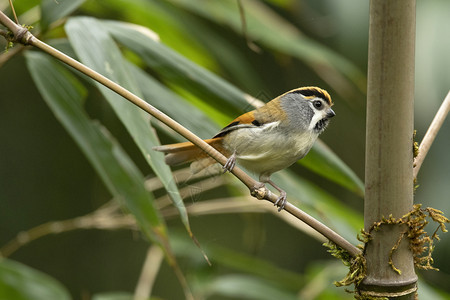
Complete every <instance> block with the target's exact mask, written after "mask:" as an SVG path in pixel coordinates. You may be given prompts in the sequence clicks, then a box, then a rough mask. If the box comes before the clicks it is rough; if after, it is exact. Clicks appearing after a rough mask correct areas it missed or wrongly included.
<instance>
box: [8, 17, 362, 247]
mask: <svg viewBox="0 0 450 300" xmlns="http://www.w3.org/2000/svg"><path fill="white" fill-rule="evenodd" d="M0 23H2V24H3V25H4V26H6V27H8V29H10V30H11V32H12V33H13V34H14V36H15V37H16V39H15V41H16V42H20V43H23V44H25V45H32V46H35V47H36V48H38V49H40V50H42V51H44V52H46V53H48V54H50V55H51V56H53V57H55V58H56V59H58V60H60V61H62V62H63V63H65V64H67V65H69V66H71V67H73V68H74V69H76V70H78V71H80V72H82V73H83V74H85V75H87V76H89V77H91V78H92V79H94V80H96V81H97V82H99V83H101V84H103V85H104V86H106V87H108V88H109V89H111V90H112V91H114V92H116V93H117V94H119V95H121V96H122V97H124V98H125V99H127V100H128V101H130V102H132V103H133V104H135V105H136V106H138V107H139V108H141V109H142V110H144V111H146V112H147V113H149V114H150V115H152V116H153V117H155V118H157V119H158V120H159V121H161V122H162V123H164V124H165V125H167V126H168V127H170V128H172V129H173V130H175V131H176V132H177V133H178V134H180V135H181V136H183V137H184V138H186V139H187V140H189V141H191V142H192V143H194V144H195V145H196V146H197V147H199V148H200V149H202V150H203V151H205V152H206V153H207V154H208V155H209V156H211V157H212V158H213V159H215V160H216V161H217V162H218V163H220V164H221V165H222V166H223V165H225V163H226V161H227V158H226V157H225V156H224V155H223V154H222V153H220V152H219V151H217V150H216V149H214V148H213V147H211V146H210V145H208V144H207V143H205V142H204V141H203V140H202V139H201V138H199V137H198V136H196V135H195V134H193V133H192V132H190V131H189V130H188V129H186V128H185V127H183V126H182V125H181V124H179V123H178V122H176V121H175V120H173V119H171V118H170V117H168V116H167V115H166V114H164V113H163V112H161V111H159V110H158V109H156V108H155V107H153V106H152V105H150V104H148V103H147V102H145V101H144V100H142V99H141V98H139V97H138V96H136V95H134V94H133V93H131V92H130V91H128V90H126V89H125V88H123V87H121V86H120V85H118V84H117V83H115V82H113V81H112V80H110V79H108V78H106V77H104V76H103V75H101V74H99V73H98V72H96V71H94V70H92V69H90V68H88V67H86V66H85V65H83V64H81V63H80V62H78V61H76V60H74V59H72V58H71V57H69V56H67V55H65V54H64V53H62V52H60V51H58V50H56V49H54V48H52V47H51V46H49V45H47V44H45V43H43V42H42V41H40V40H39V39H37V38H36V37H35V36H33V35H32V34H31V33H30V32H29V31H28V30H27V29H26V28H23V27H20V26H18V25H16V24H15V23H14V22H12V21H11V20H10V19H9V18H8V17H7V16H6V15H5V14H3V13H2V12H0ZM231 173H232V174H233V175H235V176H236V177H237V178H238V179H239V180H240V181H241V182H242V183H243V184H245V185H246V186H247V188H248V189H249V190H250V191H251V194H252V195H253V196H255V197H256V198H258V199H260V200H262V199H264V200H268V201H270V202H272V203H275V202H276V201H277V199H278V196H277V195H275V194H274V193H272V192H270V190H269V189H267V188H266V187H262V188H259V183H258V182H257V181H256V180H254V179H253V178H252V177H250V176H249V175H248V174H247V173H245V172H244V171H243V170H242V169H240V168H239V167H234V168H233V170H232V171H231ZM257 186H258V188H257V189H256V187H257ZM284 209H285V210H286V211H287V212H288V213H290V214H292V215H293V216H295V217H297V218H298V219H299V220H301V221H303V222H305V223H306V224H308V225H309V226H311V227H312V228H314V229H315V230H317V231H318V232H320V233H321V234H322V235H324V236H325V237H326V238H327V239H329V240H331V241H333V242H334V243H336V244H337V245H338V246H340V247H341V248H343V249H345V250H346V251H348V252H349V253H350V255H352V256H357V255H359V254H360V253H361V251H360V249H358V248H357V247H355V246H354V245H353V244H351V243H350V242H348V241H347V240H345V239H344V238H343V237H341V236H340V235H339V234H337V233H336V232H334V231H333V230H331V229H330V228H329V227H327V226H325V225H324V224H322V223H321V222H319V221H317V220H316V219H314V218H313V217H311V216H310V215H308V214H307V213H305V212H303V211H302V210H300V209H299V208H297V207H295V206H294V205H292V204H290V203H286V206H285V208H284Z"/></svg>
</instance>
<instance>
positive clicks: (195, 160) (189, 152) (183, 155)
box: [153, 138, 228, 174]
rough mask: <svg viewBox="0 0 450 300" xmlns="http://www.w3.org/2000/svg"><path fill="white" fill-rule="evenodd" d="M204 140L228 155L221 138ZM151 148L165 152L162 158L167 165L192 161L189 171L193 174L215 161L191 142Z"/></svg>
mask: <svg viewBox="0 0 450 300" xmlns="http://www.w3.org/2000/svg"><path fill="white" fill-rule="evenodd" d="M204 141H205V142H206V143H208V144H209V145H210V146H212V147H213V148H215V149H216V150H217V151H219V152H221V153H223V154H224V155H226V156H228V155H227V154H228V153H227V151H226V150H225V149H224V148H223V144H222V139H221V138H213V139H207V140H204ZM153 150H156V151H160V152H164V153H167V155H166V157H165V159H164V160H165V162H166V164H168V165H169V166H173V165H179V164H183V163H188V162H192V163H191V171H192V173H194V174H195V173H198V172H200V171H201V170H203V169H205V168H207V167H209V166H210V165H212V164H214V163H215V162H216V161H215V160H214V159H213V158H211V157H210V156H208V154H206V153H205V152H204V151H203V150H202V149H200V148H199V147H197V146H196V145H194V144H193V143H191V142H184V143H177V144H169V145H162V146H157V147H153Z"/></svg>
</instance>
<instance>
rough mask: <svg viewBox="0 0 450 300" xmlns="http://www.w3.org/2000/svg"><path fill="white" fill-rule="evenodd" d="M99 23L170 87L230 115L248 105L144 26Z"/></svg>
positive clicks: (236, 92)
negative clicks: (176, 88) (161, 41)
mask: <svg viewBox="0 0 450 300" xmlns="http://www.w3.org/2000/svg"><path fill="white" fill-rule="evenodd" d="M103 23H104V24H105V27H106V28H108V30H109V31H110V33H111V35H112V36H113V37H114V38H115V39H117V40H118V41H119V42H120V43H121V44H123V45H125V46H126V47H127V48H129V49H130V50H132V51H133V52H135V53H137V54H138V55H139V57H140V58H141V59H142V60H144V62H145V63H146V64H147V65H148V66H150V67H151V68H152V69H153V71H155V72H157V73H158V75H159V76H160V77H161V78H162V79H164V80H165V81H166V82H167V83H169V84H170V85H171V86H173V85H178V86H179V87H181V88H183V89H185V90H186V91H189V92H190V93H192V94H193V95H195V96H197V97H198V98H199V99H202V100H203V101H205V102H206V103H209V104H210V105H211V106H214V107H220V108H221V110H222V111H224V112H226V113H229V114H230V115H237V114H239V113H242V110H243V109H245V108H246V107H250V106H249V104H248V102H247V100H246V96H245V94H244V93H243V92H242V91H240V90H239V89H237V88H236V87H234V86H233V85H231V84H230V83H228V82H226V81H225V80H223V79H221V78H220V77H219V76H217V75H215V74H213V73H211V72H209V71H208V70H205V69H204V68H202V67H200V66H198V65H196V64H195V63H193V62H191V61H189V60H188V59H186V58H184V57H183V56H181V55H179V54H178V53H176V52H175V51H173V50H172V49H170V48H168V47H166V46H165V45H163V44H161V43H160V42H159V41H158V40H155V39H154V38H153V37H152V36H151V34H150V33H149V32H150V31H149V30H148V29H146V28H144V27H140V26H136V25H131V24H127V23H123V22H116V21H103Z"/></svg>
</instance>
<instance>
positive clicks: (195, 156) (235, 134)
mask: <svg viewBox="0 0 450 300" xmlns="http://www.w3.org/2000/svg"><path fill="white" fill-rule="evenodd" d="M332 105H333V102H332V100H331V97H330V95H329V94H328V93H327V91H325V90H323V89H320V88H318V87H312V86H309V87H301V88H297V89H294V90H291V91H289V92H286V93H284V94H283V95H281V96H278V97H277V98H275V99H273V100H271V101H269V102H268V103H266V104H265V105H264V106H262V107H260V108H258V109H255V110H252V111H250V112H247V113H245V114H243V115H241V116H239V117H237V118H236V119H234V120H233V121H232V122H231V123H230V124H228V125H227V126H226V127H224V128H223V129H222V130H221V131H219V133H217V134H216V135H215V136H214V137H213V138H211V139H207V140H204V141H205V142H206V143H208V144H209V145H211V146H212V147H213V148H215V149H216V150H217V151H219V152H221V153H222V154H223V155H225V156H226V157H228V160H227V162H226V164H225V165H224V167H223V168H224V169H225V171H231V170H232V169H233V167H234V166H235V164H236V163H237V164H238V165H240V166H242V167H244V168H245V169H247V170H249V171H251V172H254V173H256V174H259V181H260V182H261V183H268V184H270V185H271V186H273V187H274V188H275V189H276V190H278V191H279V192H280V196H279V197H278V199H277V201H276V202H275V205H277V206H278V207H279V209H278V211H281V210H282V209H283V208H284V206H285V205H286V192H285V191H284V190H282V189H281V188H279V187H278V186H277V185H276V184H275V183H274V182H273V181H272V180H270V176H271V175H272V174H273V173H275V172H277V171H280V170H282V169H285V168H287V167H289V166H290V165H292V164H293V163H295V162H296V161H297V160H299V159H301V158H303V157H304V156H305V155H306V154H307V153H308V151H309V150H310V149H311V147H312V146H313V144H314V142H315V141H316V139H317V137H318V136H319V134H321V133H322V132H323V131H324V130H325V128H326V127H327V125H328V122H329V119H330V118H332V117H334V116H335V115H336V114H335V113H334V111H333V110H332V109H331V106H332ZM153 149H154V150H157V151H161V152H164V153H168V155H166V157H165V162H166V163H167V164H168V165H177V164H181V163H187V162H192V163H191V171H192V172H193V173H197V172H199V171H201V170H202V169H204V168H206V167H208V166H210V165H212V164H214V163H215V162H216V161H215V160H214V159H213V158H211V157H209V156H208V155H207V154H206V153H205V152H203V151H202V150H201V149H200V148H198V147H197V146H195V145H194V144H192V143H191V142H184V143H177V144H170V145H163V146H158V147H154V148H153Z"/></svg>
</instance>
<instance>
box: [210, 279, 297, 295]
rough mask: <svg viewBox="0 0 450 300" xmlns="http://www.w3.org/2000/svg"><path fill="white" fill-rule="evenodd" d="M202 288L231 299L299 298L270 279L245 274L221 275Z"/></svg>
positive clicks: (211, 293) (212, 293)
mask: <svg viewBox="0 0 450 300" xmlns="http://www.w3.org/2000/svg"><path fill="white" fill-rule="evenodd" d="M202 289H203V293H205V294H206V295H211V296H213V295H222V296H226V297H230V298H231V299H255V300H273V299H284V300H290V299H292V300H297V299H298V298H297V296H296V295H295V293H293V292H291V293H289V292H287V291H285V290H283V289H282V288H279V287H277V286H276V285H275V284H273V283H272V282H270V281H267V280H262V279H259V278H256V277H252V276H244V275H226V276H220V277H217V278H215V280H212V281H210V282H208V283H207V284H206V285H205V286H203V287H202ZM210 299H214V297H210Z"/></svg>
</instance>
